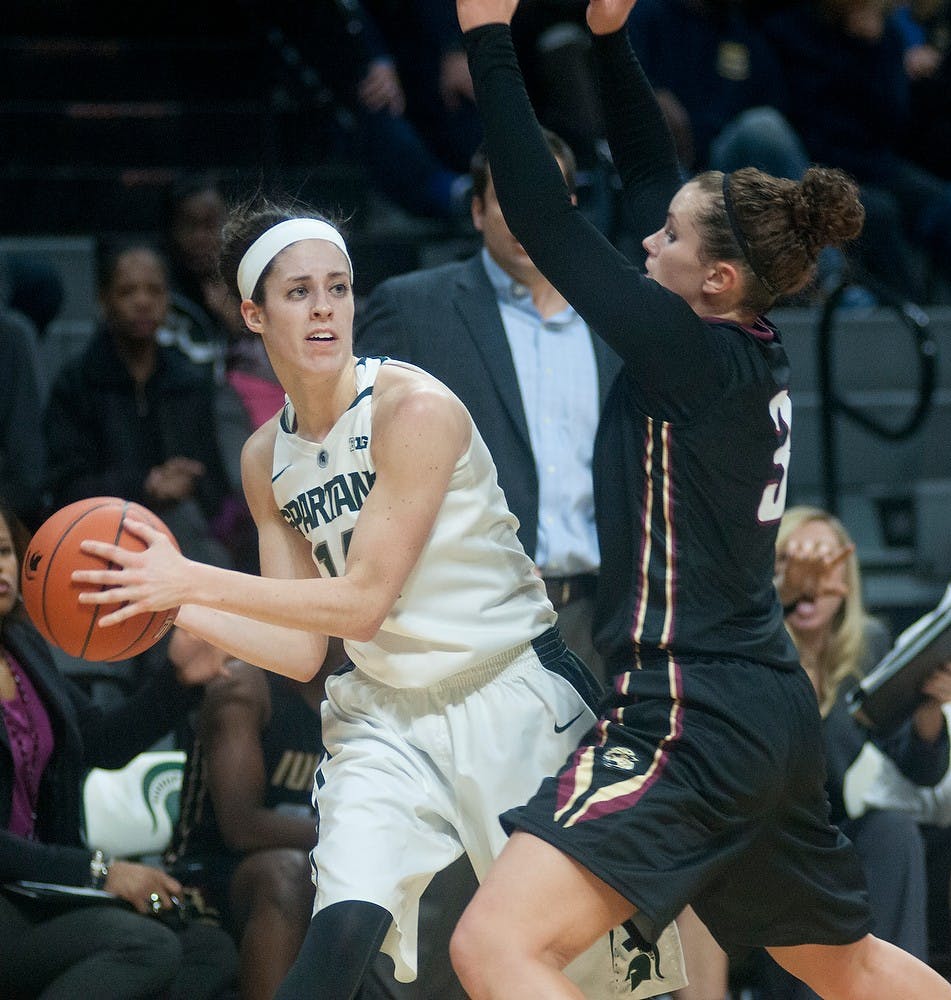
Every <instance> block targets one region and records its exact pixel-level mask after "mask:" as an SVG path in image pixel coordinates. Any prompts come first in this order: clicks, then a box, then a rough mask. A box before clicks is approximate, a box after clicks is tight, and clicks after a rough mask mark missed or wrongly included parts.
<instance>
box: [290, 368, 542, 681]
mask: <svg viewBox="0 0 951 1000" xmlns="http://www.w3.org/2000/svg"><path fill="white" fill-rule="evenodd" d="M390 363H399V364H402V362H390ZM382 364H383V360H382V359H380V358H362V359H360V360H359V361H358V363H357V366H356V377H357V394H356V398H355V399H354V401H353V403H351V405H350V407H349V409H348V410H347V411H346V412H345V413H343V414H342V415H341V417H340V419H339V420H338V421H337V423H336V424H334V426H333V427H332V428H331V430H330V432H329V433H328V434H327V436H326V437H325V438H324V440H323V441H322V442H321V443H319V444H318V443H316V442H313V441H305V440H304V439H302V438H300V437H298V436H297V434H296V433H295V430H296V418H295V414H294V409H293V406H292V405H291V403H290V401H288V402H287V403H286V404H285V406H284V410H283V412H282V413H281V417H280V421H279V426H278V431H277V438H276V441H275V444H274V465H273V472H272V484H273V489H274V499H275V501H276V502H277V505H278V507H279V508H280V510H281V512H282V514H283V516H284V519H285V520H286V521H287V522H288V524H290V525H291V526H293V527H295V528H297V530H298V531H300V532H301V534H303V535H304V536H306V538H307V539H308V541H309V542H310V545H311V552H312V554H313V558H314V562H315V563H316V565H317V568H318V570H319V572H320V575H321V576H324V577H331V576H338V575H341V574H342V573H344V572H345V569H346V561H347V549H348V547H349V542H350V535H351V533H352V532H353V529H354V525H355V524H356V522H357V518H358V516H359V514H360V510H361V508H362V507H363V502H364V500H365V499H366V497H367V495H368V494H369V492H370V490H371V489H372V488H373V481H374V479H375V478H376V473H375V471H374V467H373V462H372V459H371V457H370V448H371V444H372V433H371V406H372V401H373V400H372V394H373V383H374V381H375V380H376V376H377V373H378V372H379V370H380V367H381V365H382ZM405 367H407V368H412V366H411V365H406V366H405ZM517 527H518V522H517V521H516V519H515V516H514V515H513V514H512V513H511V511H510V510H509V509H508V505H507V504H506V502H505V497H504V495H503V493H502V490H501V488H500V487H499V485H498V482H497V479H496V471H495V465H494V464H493V462H492V458H491V456H490V455H489V451H488V449H487V448H486V446H485V443H484V442H483V440H482V438H481V437H480V435H479V432H478V430H477V429H476V427H475V425H474V424H473V426H472V441H471V443H470V445H469V448H468V450H467V451H466V453H465V454H464V455H462V457H461V458H460V459H459V461H458V462H457V463H456V468H455V470H454V471H453V474H452V477H451V478H450V480H449V486H448V488H447V490H446V497H445V499H444V501H443V504H442V507H441V508H440V510H439V514H438V515H437V517H436V522H435V524H434V525H433V530H432V534H431V535H430V537H429V540H428V541H427V543H426V545H425V547H424V548H423V550H422V553H421V554H420V557H419V560H418V562H417V563H416V566H415V567H414V569H413V571H412V573H410V576H409V578H408V579H407V581H406V583H405V584H404V586H403V591H402V593H401V594H400V596H399V598H398V599H397V601H396V603H395V604H394V605H393V608H392V610H391V611H390V613H389V615H387V617H386V619H385V621H384V622H383V625H382V627H381V628H380V631H379V632H378V633H377V634H376V635H375V636H374V637H373V639H372V640H371V641H370V642H356V641H354V640H345V646H346V649H347V653H348V655H349V656H350V658H351V659H352V660H353V662H354V664H356V666H357V667H358V668H359V669H360V670H362V671H364V672H365V673H367V674H368V675H369V676H371V677H373V678H375V679H376V680H378V681H380V682H381V683H383V684H387V685H389V686H391V687H426V686H429V685H431V684H434V683H436V682H438V681H441V680H443V679H445V678H446V677H450V676H452V675H453V674H456V673H458V672H459V671H462V670H467V669H469V668H470V667H474V666H476V665H477V664H479V663H480V662H482V661H483V660H485V659H487V658H488V657H490V656H494V655H496V654H497V653H500V652H502V651H504V650H507V649H510V648H511V647H513V646H517V645H519V644H520V643H524V642H528V641H529V640H531V639H533V638H535V636H537V635H540V634H541V633H542V632H543V631H545V629H547V628H549V627H550V626H551V625H553V624H554V622H555V613H554V611H553V610H552V607H551V604H550V603H549V601H548V598H547V596H546V594H545V588H544V586H543V584H542V583H541V581H540V580H539V578H538V577H537V576H536V575H535V573H534V572H533V568H532V562H531V560H530V559H529V558H528V556H527V555H526V554H525V551H524V549H523V548H522V545H521V543H520V542H519V540H518V537H517V536H516V533H515V532H516V528H517Z"/></svg>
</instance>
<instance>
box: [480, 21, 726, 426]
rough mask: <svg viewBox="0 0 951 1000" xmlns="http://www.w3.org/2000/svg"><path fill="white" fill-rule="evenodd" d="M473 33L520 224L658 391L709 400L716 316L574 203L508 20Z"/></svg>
mask: <svg viewBox="0 0 951 1000" xmlns="http://www.w3.org/2000/svg"><path fill="white" fill-rule="evenodd" d="M464 38H465V43H466V49H467V52H468V56H469V69H470V72H471V73H472V82H473V85H474V88H475V94H476V103H477V105H478V107H479V113H480V115H481V118H482V125H483V130H484V133H485V144H486V152H487V155H488V161H489V164H490V167H491V170H492V180H493V183H494V186H495V191H496V194H497V195H498V199H499V204H500V205H501V207H502V212H503V214H504V216H505V220H506V222H507V223H508V226H509V228H510V229H511V230H512V233H513V234H514V235H515V237H516V238H517V239H518V240H519V242H520V243H521V244H522V246H524V247H525V250H526V252H527V253H528V255H529V256H530V257H531V258H532V260H533V261H534V262H535V265H536V266H537V267H538V269H539V270H540V271H541V272H542V274H544V275H545V277H546V278H548V280H549V281H550V282H551V283H552V284H553V285H554V286H555V287H556V288H557V289H558V290H559V291H560V292H561V294H562V295H564V296H565V298H566V299H567V300H568V301H569V302H570V303H571V305H572V306H574V308H575V309H576V310H577V311H578V313H579V314H580V315H581V316H582V318H583V319H584V320H585V322H586V323H587V324H588V325H589V326H590V327H591V328H592V329H594V330H597V332H598V333H599V334H600V336H601V337H603V338H604V340H605V341H607V343H608V344H609V345H610V346H611V347H612V348H613V349H614V350H615V351H616V352H617V353H618V354H619V355H620V356H621V358H622V359H623V360H624V362H625V364H626V365H627V369H628V374H629V375H630V377H631V378H632V379H633V380H634V382H635V383H638V384H640V385H642V386H643V387H645V389H647V390H649V393H650V397H651V398H652V399H661V400H668V401H674V402H675V403H676V405H677V406H678V408H679V407H680V405H681V401H684V400H687V399H690V400H692V403H691V405H702V403H703V401H704V400H705V399H707V398H709V394H710V392H711V390H712V389H713V387H714V386H713V384H712V383H713V382H714V381H715V380H711V377H710V373H711V366H716V364H717V361H716V355H715V350H714V348H713V346H712V338H711V332H710V330H709V329H708V327H707V325H706V324H705V323H703V322H702V321H701V320H700V319H699V317H697V315H696V314H695V313H694V312H693V310H691V309H690V307H689V306H688V305H687V303H686V302H685V301H684V300H683V299H682V298H680V296H678V295H675V294H673V293H672V292H668V291H667V290H666V289H664V288H662V287H661V286H660V285H658V284H656V283H655V282H653V281H650V280H648V279H647V278H645V277H644V276H643V275H642V274H640V272H639V271H638V270H637V268H635V266H634V265H633V264H632V263H631V262H630V261H629V260H628V259H627V258H626V257H624V256H623V255H622V254H621V253H619V252H618V251H617V250H616V249H615V248H614V247H613V246H612V245H611V243H610V242H609V241H608V240H607V239H606V238H605V237H604V235H603V234H602V233H601V232H599V231H598V229H597V228H596V227H595V226H594V225H593V224H592V223H590V222H589V221H588V220H587V219H586V218H585V217H584V216H583V215H582V213H581V212H580V211H578V209H577V208H576V207H575V206H574V205H573V204H572V202H571V199H570V197H569V194H568V189H567V187H566V186H565V182H564V178H563V177H562V175H561V171H560V170H559V169H558V165H557V163H556V161H555V159H554V158H553V157H552V155H551V152H550V151H549V149H548V145H547V143H546V142H545V139H544V136H543V135H542V132H541V129H540V127H539V124H538V121H537V119H536V118H535V113H534V111H533V110H532V106H531V103H530V101H529V99H528V95H527V93H526V91H525V85H524V82H523V80H522V75H521V71H520V69H519V65H518V59H517V57H516V54H515V49H514V47H513V45H512V38H511V32H510V30H509V27H508V25H504V24H489V25H484V26H482V27H479V28H475V29H473V30H471V31H468V32H466V34H465V36H464ZM628 51H630V49H629V47H628ZM631 58H633V55H632V56H631ZM648 94H649V95H650V90H649V88H648ZM651 99H652V97H651ZM608 103H609V102H608ZM671 193H672V192H670V191H668V192H667V194H668V195H669V194H671ZM665 212H666V209H665Z"/></svg>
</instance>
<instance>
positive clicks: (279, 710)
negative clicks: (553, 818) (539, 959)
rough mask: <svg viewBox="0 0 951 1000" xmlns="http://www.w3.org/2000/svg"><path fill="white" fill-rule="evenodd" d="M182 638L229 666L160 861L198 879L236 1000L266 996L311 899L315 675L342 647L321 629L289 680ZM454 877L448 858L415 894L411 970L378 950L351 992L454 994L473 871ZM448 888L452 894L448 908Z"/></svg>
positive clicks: (215, 690)
mask: <svg viewBox="0 0 951 1000" xmlns="http://www.w3.org/2000/svg"><path fill="white" fill-rule="evenodd" d="M187 641H188V644H189V648H190V650H191V651H192V655H193V656H203V657H210V658H212V659H214V660H216V661H217V668H214V667H213V668H211V672H216V669H217V671H218V672H222V668H225V669H226V671H227V675H226V676H221V677H219V678H217V679H216V680H214V681H212V682H211V683H210V684H209V685H208V686H207V689H206V694H205V698H204V701H203V703H202V706H201V711H200V713H199V715H198V719H197V721H196V724H195V727H194V731H193V734H192V741H191V745H190V746H189V748H188V756H187V760H186V766H185V775H184V778H183V783H182V807H181V816H180V819H179V822H178V825H177V827H176V830H175V834H174V838H173V841H172V845H171V847H170V849H169V852H168V853H167V855H166V862H167V865H168V868H169V871H171V872H172V873H173V874H175V875H177V876H178V877H179V878H180V879H182V880H183V881H187V882H188V883H189V884H190V885H197V886H198V887H199V888H200V889H201V890H202V892H203V894H204V895H205V897H206V899H208V901H209V902H210V903H211V904H212V905H213V906H214V907H215V908H216V909H217V910H218V911H219V912H220V913H221V914H222V915H223V917H224V919H225V923H226V926H227V927H228V928H229V929H230V930H231V932H232V934H233V935H234V936H235V938H236V940H237V941H238V942H239V949H240V957H241V972H240V977H239V986H240V995H241V998H242V1000H271V998H272V997H273V995H274V992H275V990H276V989H277V987H278V985H279V984H280V982H281V980H282V979H283V978H284V976H285V974H286V973H287V971H288V969H290V967H291V965H292V964H293V961H294V959H295V958H296V956H297V952H298V949H299V948H300V945H301V943H302V942H303V940H304V935H305V934H306V932H307V927H308V925H309V924H310V918H311V914H312V911H313V906H314V887H313V884H312V881H311V868H310V858H309V854H310V851H311V849H312V848H313V847H314V844H315V842H316V839H317V838H316V816H315V813H314V810H313V806H312V805H311V792H312V789H313V781H314V772H315V770H316V768H317V764H318V761H319V759H320V756H321V755H322V753H323V743H322V742H321V738H320V702H321V701H322V699H323V687H324V679H325V677H326V676H327V675H328V674H330V673H332V672H333V671H334V670H336V669H337V668H338V667H340V666H341V665H343V664H344V663H345V662H346V655H345V654H344V652H343V645H342V642H341V640H339V639H331V640H330V642H329V646H328V655H327V659H326V660H325V661H324V666H323V667H322V669H321V671H320V672H319V673H318V674H316V675H315V676H314V677H313V678H312V679H311V680H309V681H304V682H299V681H294V680H291V679H290V678H288V677H283V676H281V675H280V674H274V673H270V672H269V671H266V670H261V669H260V668H258V667H254V666H251V665H250V664H248V663H244V662H242V661H240V660H234V659H231V658H230V657H228V655H227V654H226V653H224V652H223V651H222V650H220V649H218V648H217V647H214V646H211V645H210V644H208V643H204V642H202V641H201V640H200V639H195V638H194V637H188V640H187ZM462 879H464V875H463V874H462V873H460V872H459V871H458V870H456V871H454V870H452V869H450V872H449V873H448V874H445V873H440V874H439V875H438V876H437V877H436V879H434V881H433V884H432V886H431V887H430V889H429V890H427V892H426V893H425V894H424V895H423V898H422V903H421V910H420V925H421V936H420V943H419V962H420V971H419V977H418V980H417V982H416V983H412V984H403V983H396V981H395V980H394V979H393V975H392V964H389V967H387V961H386V960H384V958H383V956H380V957H378V958H377V960H376V962H375V964H374V967H373V969H372V971H371V973H370V976H369V979H368V981H367V982H366V983H365V984H364V986H363V988H362V990H361V993H360V1000H423V998H424V997H432V998H433V1000H463V998H464V994H463V993H462V990H461V987H460V986H459V984H458V981H456V979H455V976H454V974H453V972H452V968H451V966H450V964H449V960H448V943H449V934H450V932H451V930H452V927H453V926H454V923H455V918H456V917H458V915H459V912H461V910H462V907H463V906H464V905H465V901H466V900H467V899H468V898H469V896H470V895H471V893H472V892H473V891H474V888H475V881H474V876H471V882H465V881H462V884H461V887H462V888H463V889H464V891H463V892H459V891H458V889H457V888H456V885H455V882H456V881H458V880H462ZM449 880H453V881H449ZM447 890H448V895H447V894H446V893H447ZM457 896H458V897H459V901H458V906H456V908H455V909H447V908H446V904H447V903H448V902H450V901H451V900H454V899H455V898H456V897H457Z"/></svg>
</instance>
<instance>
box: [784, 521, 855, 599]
mask: <svg viewBox="0 0 951 1000" xmlns="http://www.w3.org/2000/svg"><path fill="white" fill-rule="evenodd" d="M854 551H855V545H853V544H851V543H850V544H848V545H842V546H838V547H832V546H829V545H827V544H825V543H824V542H814V541H812V540H811V539H806V540H803V541H797V540H796V539H794V538H793V539H790V541H789V544H788V545H787V546H786V551H785V552H784V553H783V554H782V555H781V556H780V557H779V559H778V560H777V570H778V574H777V579H776V589H777V590H778V591H779V599H780V602H781V603H782V605H783V607H784V608H785V607H788V606H789V605H790V604H793V603H794V602H796V601H798V600H799V599H800V598H803V597H805V598H808V599H810V600H814V599H815V598H817V597H846V596H847V595H848V592H849V587H848V584H847V583H846V582H845V580H844V579H843V576H842V573H841V571H840V567H841V566H842V564H843V563H844V562H845V560H846V559H847V558H848V557H849V555H850V554H851V553H852V552H854Z"/></svg>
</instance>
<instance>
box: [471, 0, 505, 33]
mask: <svg viewBox="0 0 951 1000" xmlns="http://www.w3.org/2000/svg"><path fill="white" fill-rule="evenodd" d="M516 7H518V0H456V16H457V17H458V18H459V27H460V28H461V29H462V30H463V31H471V30H472V29H473V28H480V27H482V25H483V24H511V23H512V17H513V16H514V15H515V8H516Z"/></svg>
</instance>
